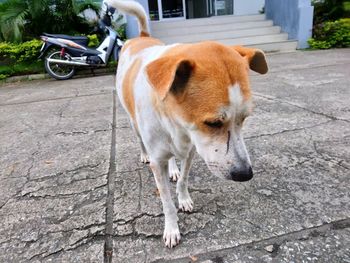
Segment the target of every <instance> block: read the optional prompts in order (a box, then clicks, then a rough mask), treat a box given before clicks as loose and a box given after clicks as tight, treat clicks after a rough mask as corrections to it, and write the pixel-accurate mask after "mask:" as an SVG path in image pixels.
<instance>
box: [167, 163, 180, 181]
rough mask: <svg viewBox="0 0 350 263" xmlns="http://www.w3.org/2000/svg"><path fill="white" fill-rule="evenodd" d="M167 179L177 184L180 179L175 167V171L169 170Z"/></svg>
mask: <svg viewBox="0 0 350 263" xmlns="http://www.w3.org/2000/svg"><path fill="white" fill-rule="evenodd" d="M169 178H170V181H172V182H177V180H178V179H179V178H180V171H179V169H178V168H177V167H176V169H171V170H170V169H169Z"/></svg>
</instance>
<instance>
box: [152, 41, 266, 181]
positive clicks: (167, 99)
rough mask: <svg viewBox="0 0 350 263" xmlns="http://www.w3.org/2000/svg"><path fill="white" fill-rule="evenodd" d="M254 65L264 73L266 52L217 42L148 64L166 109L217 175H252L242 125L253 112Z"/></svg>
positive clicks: (174, 51)
mask: <svg viewBox="0 0 350 263" xmlns="http://www.w3.org/2000/svg"><path fill="white" fill-rule="evenodd" d="M249 68H250V69H252V70H254V71H256V72H258V73H261V74H265V73H266V72H267V70H268V68H267V64H266V60H265V55H264V53H263V52H262V51H260V50H257V49H251V48H244V47H240V46H236V47H228V46H224V45H221V44H218V43H214V42H204V43H199V44H193V45H181V46H178V47H175V48H173V49H172V50H171V51H169V52H168V53H167V54H165V55H163V56H162V57H161V58H159V59H157V60H155V61H153V62H152V63H150V64H149V65H148V66H147V67H146V73H147V75H148V79H149V82H150V84H151V85H152V87H153V88H154V89H155V91H156V92H155V94H156V97H157V99H156V100H157V104H158V107H159V103H160V104H161V105H162V106H161V107H162V112H165V114H167V115H168V116H169V117H170V118H172V119H173V120H174V121H176V122H177V123H179V125H181V127H182V128H183V129H184V130H185V131H186V133H187V134H188V137H189V138H190V139H191V142H192V143H193V144H194V145H195V147H196V149H197V152H198V153H199V154H200V155H201V156H202V157H203V158H204V160H205V162H206V164H207V165H208V167H209V169H210V170H211V172H212V173H214V174H215V175H217V176H219V177H221V178H226V179H231V180H234V181H247V180H250V179H251V178H252V177H253V172H252V168H251V162H250V158H249V155H248V152H247V150H246V147H245V144H244V141H243V138H242V135H241V129H242V126H243V123H244V119H245V118H246V117H247V116H248V115H249V114H250V113H251V111H252V101H251V91H250V86H249V78H248V73H249V72H248V71H249Z"/></svg>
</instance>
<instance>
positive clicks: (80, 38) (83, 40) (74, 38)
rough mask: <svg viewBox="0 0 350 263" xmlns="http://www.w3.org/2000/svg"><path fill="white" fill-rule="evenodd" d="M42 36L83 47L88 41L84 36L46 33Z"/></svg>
mask: <svg viewBox="0 0 350 263" xmlns="http://www.w3.org/2000/svg"><path fill="white" fill-rule="evenodd" d="M44 36H47V37H55V38H63V39H68V40H72V41H74V42H76V43H78V44H80V45H83V46H87V45H88V42H89V39H88V38H87V37H85V36H69V35H62V34H47V33H44Z"/></svg>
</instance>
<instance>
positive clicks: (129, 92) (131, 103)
mask: <svg viewBox="0 0 350 263" xmlns="http://www.w3.org/2000/svg"><path fill="white" fill-rule="evenodd" d="M140 67H141V59H136V60H135V61H134V63H133V64H132V65H131V67H130V68H129V69H128V71H127V72H126V74H125V77H124V80H123V85H122V88H123V99H124V102H125V106H126V108H127V109H128V112H129V114H130V116H131V118H132V119H133V121H134V125H135V128H137V127H136V119H135V100H134V84H135V78H136V76H137V74H138V73H139V72H140Z"/></svg>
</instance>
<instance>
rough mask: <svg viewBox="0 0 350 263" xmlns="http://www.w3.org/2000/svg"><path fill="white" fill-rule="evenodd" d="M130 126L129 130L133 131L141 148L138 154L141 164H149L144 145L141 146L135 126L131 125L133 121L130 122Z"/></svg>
mask: <svg viewBox="0 0 350 263" xmlns="http://www.w3.org/2000/svg"><path fill="white" fill-rule="evenodd" d="M130 124H131V128H132V129H133V131H134V132H135V134H136V136H137V139H138V141H139V143H140V148H141V153H140V159H141V162H142V163H149V158H148V154H147V151H146V148H145V145H144V144H143V141H142V138H141V136H140V133H139V131H138V130H137V128H136V126H135V124H134V123H133V121H131V122H130Z"/></svg>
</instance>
